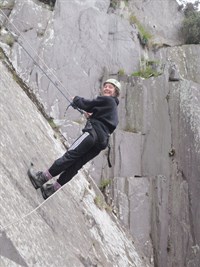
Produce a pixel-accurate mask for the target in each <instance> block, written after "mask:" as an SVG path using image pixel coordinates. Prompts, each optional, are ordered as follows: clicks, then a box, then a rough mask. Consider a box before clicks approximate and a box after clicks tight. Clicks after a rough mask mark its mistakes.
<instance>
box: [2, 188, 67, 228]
mask: <svg viewBox="0 0 200 267" xmlns="http://www.w3.org/2000/svg"><path fill="white" fill-rule="evenodd" d="M62 188H63V187H61V188H59V189H58V190H57V191H56V192H55V193H54V194H52V195H51V196H50V197H48V198H47V199H45V200H44V201H43V202H42V203H40V204H39V205H38V206H37V207H36V208H35V209H33V210H31V211H30V212H29V213H27V214H25V215H24V216H22V217H21V218H19V219H17V220H15V221H13V222H11V223H9V224H7V225H6V226H4V227H1V228H0V232H5V230H7V229H8V228H10V227H11V226H14V225H16V224H19V223H21V222H22V221H23V220H24V219H26V218H27V217H28V216H30V215H31V214H32V213H34V212H35V211H37V210H38V209H39V208H40V207H42V206H43V205H44V204H45V203H46V202H47V201H49V200H50V199H51V198H52V197H53V196H55V194H57V193H58V191H60V190H62Z"/></svg>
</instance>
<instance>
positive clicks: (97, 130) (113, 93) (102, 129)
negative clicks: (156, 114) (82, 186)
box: [28, 79, 121, 199]
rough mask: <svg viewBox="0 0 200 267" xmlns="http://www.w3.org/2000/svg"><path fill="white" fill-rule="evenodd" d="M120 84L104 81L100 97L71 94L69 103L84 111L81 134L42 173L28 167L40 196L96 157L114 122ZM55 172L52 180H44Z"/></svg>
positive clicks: (116, 122)
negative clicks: (52, 181) (56, 177)
mask: <svg viewBox="0 0 200 267" xmlns="http://www.w3.org/2000/svg"><path fill="white" fill-rule="evenodd" d="M120 90H121V84H120V82H119V81H117V80H115V79H108V80H106V81H105V82H104V84H103V88H102V90H101V94H100V96H98V97H97V98H95V99H93V100H88V99H85V98H83V97H79V96H75V97H74V98H73V102H72V106H73V107H74V108H79V109H81V110H83V111H85V112H86V114H87V115H88V119H87V122H86V125H85V127H84V129H83V130H82V134H81V136H80V137H78V138H77V139H76V141H75V142H74V143H73V144H72V145H71V146H70V147H69V149H68V151H67V152H66V153H65V154H64V155H63V156H62V157H61V158H58V159H57V160H55V161H54V163H53V164H52V166H51V167H50V168H49V169H48V170H46V171H44V172H42V171H38V172H34V170H33V169H32V168H30V169H29V170H28V176H29V178H30V180H31V182H32V184H33V186H34V187H35V189H38V188H40V189H41V192H42V196H43V198H44V199H46V198H48V197H49V196H51V195H52V194H53V193H55V192H56V191H57V190H58V189H59V188H60V187H62V186H63V185H64V184H66V183H67V182H69V181H70V180H71V179H72V178H73V177H74V176H75V175H76V174H77V173H78V171H79V170H80V169H81V168H82V166H83V165H85V164H86V163H87V162H88V161H90V160H91V159H93V158H94V157H96V156H97V155H98V154H99V153H100V152H101V151H102V150H103V149H105V148H106V147H107V146H108V142H109V136H110V134H112V133H113V131H114V130H115V129H116V127H117V125H118V111H117V106H118V104H119V100H118V97H119V95H120ZM57 175H59V178H58V179H57V180H56V182H54V183H51V184H49V183H46V182H48V181H49V180H51V179H52V178H53V177H55V176H57Z"/></svg>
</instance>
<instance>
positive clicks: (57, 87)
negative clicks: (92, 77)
mask: <svg viewBox="0 0 200 267" xmlns="http://www.w3.org/2000/svg"><path fill="white" fill-rule="evenodd" d="M0 12H1V14H2V15H3V16H4V18H5V19H6V20H7V21H8V22H9V23H10V24H11V25H12V27H13V28H14V29H15V30H16V32H17V33H18V35H19V36H18V37H22V39H23V40H24V41H25V42H26V43H27V45H28V46H29V47H30V49H31V50H32V51H33V53H34V54H35V55H36V56H37V58H38V59H39V60H40V62H42V64H43V65H44V66H45V68H46V69H47V71H48V73H49V74H50V75H52V76H53V77H54V78H55V79H56V81H53V79H52V78H51V77H50V76H49V75H48V74H47V72H46V71H45V70H44V69H43V68H42V67H41V66H40V65H39V63H38V62H37V61H36V60H35V59H34V57H33V56H32V55H31V54H30V53H29V51H28V50H27V49H26V48H25V46H24V45H23V44H22V43H21V42H19V40H18V39H17V38H16V37H15V36H14V34H13V32H12V31H11V30H10V29H8V28H7V30H8V31H9V33H10V34H11V35H12V36H13V38H14V39H15V41H16V42H17V43H18V44H19V45H20V46H21V47H22V49H24V51H25V52H26V53H27V55H28V56H29V57H30V58H31V59H32V60H33V62H34V63H35V64H36V65H37V66H38V68H39V69H40V70H41V71H42V72H43V74H44V75H45V76H46V77H47V79H49V81H50V82H51V83H52V84H53V85H54V86H55V88H56V89H57V90H58V91H59V92H60V93H61V94H62V95H63V97H64V98H65V99H66V100H67V101H68V102H69V105H68V107H67V108H66V111H67V110H68V108H69V107H70V106H71V107H73V108H74V109H76V110H78V111H79V112H80V113H81V114H84V112H83V110H81V109H80V108H78V107H76V106H75V105H74V103H73V102H72V101H71V100H70V99H69V97H70V98H72V96H71V94H70V93H69V91H68V90H67V89H66V88H65V87H64V86H63V84H62V83H61V81H60V80H59V79H58V77H57V76H56V75H55V74H54V73H53V71H52V70H51V69H50V68H49V67H48V66H47V64H46V63H45V62H44V61H43V60H42V58H41V57H40V56H39V55H38V54H37V52H36V50H35V49H34V48H33V47H32V46H31V45H30V43H29V42H28V41H27V40H26V39H25V38H24V36H23V35H22V34H21V33H20V31H19V30H18V29H17V27H16V26H15V25H14V24H13V23H12V22H11V21H9V17H8V16H7V15H6V14H5V13H4V12H3V11H2V10H1V9H0ZM59 85H60V87H62V88H63V89H64V90H65V91H66V92H67V94H68V95H69V97H67V96H66V95H65V94H64V93H63V91H62V90H61V89H60V88H59ZM66 111H65V113H66Z"/></svg>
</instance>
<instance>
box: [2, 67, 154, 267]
mask: <svg viewBox="0 0 200 267" xmlns="http://www.w3.org/2000/svg"><path fill="white" fill-rule="evenodd" d="M0 88H1V95H2V96H1V98H0V104H1V106H0V112H1V113H0V114H1V133H0V139H1V143H0V159H1V161H0V178H1V179H0V184H1V186H0V188H1V194H0V213H1V222H0V228H1V229H0V231H1V232H0V245H1V252H0V265H1V266H2V267H3V266H74V267H79V266H80V267H81V266H127V267H128V266H134V267H138V266H141V267H143V266H146V267H147V266H151V265H150V264H147V263H145V260H144V259H142V257H143V256H142V254H138V252H137V251H136V249H135V247H134V245H133V240H132V238H131V236H130V235H128V234H127V233H126V232H125V231H124V229H123V228H122V227H121V226H120V224H119V222H118V221H117V219H116V217H114V216H113V215H112V214H109V213H108V212H106V204H105V203H104V202H103V200H100V198H102V195H101V192H100V191H99V189H98V188H97V187H96V186H95V184H94V183H93V181H92V180H91V179H90V178H89V177H88V179H86V177H87V175H86V174H85V173H84V172H82V173H79V175H78V176H77V177H76V178H74V180H73V181H72V182H70V183H69V184H68V185H67V186H65V187H63V188H62V189H61V190H60V191H58V192H57V193H56V194H55V195H54V196H52V197H51V198H49V199H48V200H46V201H45V202H44V201H43V200H42V197H41V196H40V193H39V192H36V190H35V189H34V188H33V186H32V185H31V183H30V181H29V179H28V177H27V168H28V166H29V164H30V161H32V162H34V163H35V165H36V166H37V168H40V169H44V168H46V167H47V166H48V165H49V164H50V163H51V162H52V161H53V160H54V159H55V158H57V157H59V156H60V155H62V154H63V153H64V151H65V149H64V147H63V145H62V144H61V142H59V139H56V138H55V133H54V132H53V130H52V128H51V127H50V126H49V124H48V123H47V121H46V120H45V119H44V118H43V116H42V115H41V114H40V112H38V110H37V107H36V106H35V105H34V104H33V103H32V101H31V100H30V99H29V98H28V97H27V95H26V94H25V92H24V91H23V90H22V89H21V88H20V87H19V85H17V84H16V82H15V81H14V80H13V77H12V75H11V74H10V73H9V72H8V71H7V69H6V68H5V66H3V65H2V63H0ZM85 172H86V171H85ZM98 199H99V203H98V201H97V200H98ZM95 203H96V204H95ZM116 244H117V245H116Z"/></svg>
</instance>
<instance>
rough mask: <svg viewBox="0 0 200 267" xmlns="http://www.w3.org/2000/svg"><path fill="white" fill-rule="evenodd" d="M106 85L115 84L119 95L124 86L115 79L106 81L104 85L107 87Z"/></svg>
mask: <svg viewBox="0 0 200 267" xmlns="http://www.w3.org/2000/svg"><path fill="white" fill-rule="evenodd" d="M106 83H111V84H113V85H114V86H115V87H116V88H117V91H118V93H120V91H121V89H122V86H121V83H120V82H118V81H117V80H115V79H108V80H106V81H105V82H104V84H103V85H105V84H106Z"/></svg>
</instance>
